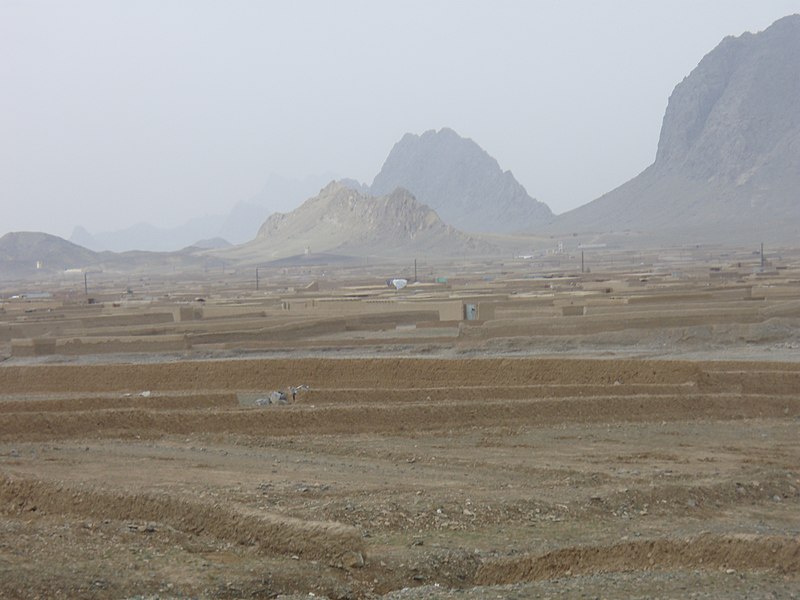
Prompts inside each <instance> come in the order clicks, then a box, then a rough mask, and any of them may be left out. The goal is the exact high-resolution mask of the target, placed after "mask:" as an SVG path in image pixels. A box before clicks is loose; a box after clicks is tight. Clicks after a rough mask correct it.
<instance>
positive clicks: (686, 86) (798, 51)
mask: <svg viewBox="0 0 800 600" xmlns="http://www.w3.org/2000/svg"><path fill="white" fill-rule="evenodd" d="M626 229H628V230H638V231H645V232H650V233H651V234H653V235H659V236H661V237H662V238H667V239H671V240H674V241H688V240H692V241H697V242H700V241H704V240H708V241H715V242H719V241H725V242H730V241H737V242H748V243H751V242H757V241H759V240H763V241H781V242H788V241H794V242H796V241H797V240H798V235H800V15H792V16H789V17H785V18H783V19H780V20H779V21H777V22H775V23H774V24H773V25H772V26H770V27H769V28H767V29H766V30H764V31H763V32H760V33H757V34H751V33H745V34H744V35H742V36H740V37H728V38H725V39H724V40H723V41H722V42H721V43H720V44H719V45H718V46H717V47H716V48H715V49H714V50H712V51H711V52H710V53H709V54H707V55H706V56H705V57H704V58H703V59H702V60H701V61H700V63H699V64H698V65H697V68H695V69H694V70H693V71H692V73H691V74H690V75H689V76H688V77H686V78H685V79H684V80H683V81H682V82H681V83H679V84H678V85H677V86H676V87H675V90H674V92H673V93H672V96H671V97H670V99H669V104H668V106H667V110H666V114H665V115H664V122H663V125H662V128H661V137H660V140H659V143H658V152H657V154H656V160H655V162H654V163H653V164H652V165H651V166H650V167H648V168H647V169H645V171H643V172H642V173H641V174H640V175H638V176H637V177H635V178H634V179H632V180H631V181H629V182H627V183H625V184H623V185H622V186H620V187H619V188H617V189H615V190H613V191H611V192H609V193H608V194H606V195H604V196H602V197H601V198H598V199H597V200H595V201H593V202H590V203H589V204H586V205H584V206H581V207H579V208H577V209H575V210H573V211H571V212H568V213H565V214H563V215H561V216H560V217H558V218H557V219H556V220H555V222H554V224H553V225H552V227H551V228H550V230H551V231H555V232H565V233H566V232H580V231H591V232H603V231H605V232H610V231H616V232H619V231H623V230H626Z"/></svg>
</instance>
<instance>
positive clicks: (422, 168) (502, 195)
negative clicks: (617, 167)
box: [370, 128, 553, 233]
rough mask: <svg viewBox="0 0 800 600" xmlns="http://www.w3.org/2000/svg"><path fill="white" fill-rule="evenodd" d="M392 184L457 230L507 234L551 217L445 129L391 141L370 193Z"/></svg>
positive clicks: (469, 143) (474, 148)
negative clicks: (395, 141)
mask: <svg viewBox="0 0 800 600" xmlns="http://www.w3.org/2000/svg"><path fill="white" fill-rule="evenodd" d="M398 187H402V188H405V189H407V190H409V191H410V192H411V193H412V194H414V196H415V197H416V198H417V200H419V201H420V202H422V203H423V204H427V205H428V206H430V207H431V208H433V209H434V210H435V211H436V212H437V214H438V215H439V216H440V217H441V219H442V220H443V221H444V222H445V223H447V224H448V225H452V226H453V227H455V228H457V229H460V230H462V231H468V232H494V233H510V232H513V231H519V230H521V229H524V228H526V227H528V228H529V227H534V226H540V225H543V224H544V223H547V222H549V221H550V220H551V219H552V217H553V214H552V212H551V211H550V209H549V208H548V206H547V205H546V204H544V203H542V202H539V201H537V200H534V199H533V198H531V197H530V196H529V195H528V193H527V192H526V191H525V188H524V187H523V186H522V185H521V184H520V183H519V182H518V181H517V180H516V179H515V178H514V175H513V174H512V173H511V172H510V171H503V170H502V169H501V168H500V165H499V164H498V163H497V161H496V160H495V159H494V158H492V157H491V156H489V154H488V153H486V151H485V150H483V149H482V148H481V147H480V146H479V145H478V144H476V143H475V142H474V141H472V140H471V139H467V138H462V137H461V136H459V135H458V134H457V133H456V132H455V131H453V130H452V129H448V128H443V129H441V130H439V131H438V132H437V131H434V130H430V131H426V132H425V133H423V134H422V135H414V134H411V133H407V134H406V135H404V136H403V138H402V139H401V140H400V141H399V142H397V143H396V144H395V145H394V147H393V148H392V150H391V152H390V153H389V156H388V157H387V158H386V161H385V163H384V164H383V167H382V168H381V171H380V173H378V175H376V176H375V179H374V180H373V182H372V185H371V186H370V192H371V193H372V194H373V195H375V196H380V195H384V194H387V193H390V192H391V191H392V190H394V189H395V188H398Z"/></svg>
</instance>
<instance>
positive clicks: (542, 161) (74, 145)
mask: <svg viewBox="0 0 800 600" xmlns="http://www.w3.org/2000/svg"><path fill="white" fill-rule="evenodd" d="M794 12H800V1H771V2H768V3H753V2H749V1H725V2H723V1H703V2H689V1H680V2H671V3H662V4H660V5H656V6H654V5H652V4H648V5H647V6H646V7H642V4H641V3H639V2H633V1H619V2H614V3H605V4H602V5H598V4H597V3H592V2H588V1H581V2H578V1H573V2H559V3H546V2H530V3H520V2H499V3H498V2H493V3H489V2H472V3H469V4H468V5H465V4H462V3H456V2H443V1H439V2H405V3H402V4H401V5H400V4H398V5H395V6H392V5H388V4H386V3H370V2H355V1H347V2H337V3H335V4H334V3H327V2H297V3H291V4H289V3H283V4H277V3H262V2H244V1H243V2H237V3H235V4H230V3H222V2H177V1H176V2H152V1H143V2H136V3H131V2H113V1H111V2H99V1H83V2H80V1H79V2H72V3H68V4H65V3H61V2H27V1H26V2H21V1H20V2H17V1H13V0H6V1H4V2H2V4H0V78H2V81H3V93H2V94H0V209H2V215H3V216H2V219H1V220H0V233H4V232H6V231H13V230H41V231H47V232H50V233H54V234H57V235H61V236H64V237H69V234H70V232H71V231H72V229H73V227H74V226H75V225H82V226H84V227H86V228H88V229H89V230H90V231H99V230H107V229H115V228H122V227H126V226H129V225H132V224H134V223H137V222H143V221H146V222H149V223H152V224H154V225H159V226H174V225H178V224H180V223H183V222H185V221H187V220H188V219H189V218H191V217H197V216H203V215H215V214H226V213H228V212H229V211H230V210H231V208H232V207H233V206H234V205H235V204H236V203H237V202H241V201H247V200H248V199H250V198H252V197H254V196H257V194H258V193H259V192H260V190H262V188H263V186H264V183H265V181H267V179H268V178H269V176H270V174H271V173H275V174H279V175H282V176H286V177H296V178H303V177H306V176H308V175H313V174H319V173H329V172H330V173H335V174H337V175H338V176H341V177H352V178H356V179H358V180H360V181H365V182H370V181H371V180H372V178H373V177H374V176H375V175H376V174H377V173H378V172H379V171H380V168H381V165H382V161H383V160H384V159H385V157H386V153H387V152H388V150H389V149H390V148H391V147H392V145H393V144H394V143H395V142H396V141H397V140H398V139H400V138H401V137H402V135H403V134H404V133H406V132H422V131H425V130H427V129H431V128H440V127H443V126H448V127H453V128H454V129H455V130H457V131H458V132H459V133H461V134H462V135H464V136H468V137H471V138H473V139H475V140H477V141H478V142H479V143H480V144H481V146H482V147H483V148H485V149H486V151H487V152H489V153H490V154H491V155H492V156H493V157H495V158H496V159H497V161H498V162H499V163H500V165H501V166H502V168H503V169H509V170H511V171H512V172H513V173H514V175H515V177H516V178H517V179H518V180H519V182H520V183H521V184H523V185H524V186H525V188H526V189H527V190H528V192H529V193H530V194H531V195H532V196H534V197H536V198H537V199H539V200H541V201H542V202H545V203H547V204H548V205H549V206H550V208H551V209H552V210H553V211H554V212H556V213H561V212H563V211H565V210H568V209H571V208H574V207H576V206H579V205H581V204H584V203H586V202H589V201H590V200H592V199H594V198H596V197H598V196H600V195H601V194H603V193H605V192H607V191H609V190H610V189H612V188H614V187H615V186H617V185H619V184H620V183H622V182H624V181H626V180H627V179H629V178H631V177H633V176H634V175H636V174H637V173H638V172H640V171H641V170H642V169H643V168H645V167H646V166H647V165H648V164H650V163H651V162H652V161H653V158H654V155H655V150H656V145H657V141H658V134H659V129H660V124H661V119H662V117H663V114H664V109H665V106H666V100H667V98H668V97H669V95H670V93H671V91H672V89H673V88H674V86H675V84H676V83H678V82H679V81H681V79H682V78H683V77H684V76H685V75H686V74H687V73H689V72H690V71H691V70H692V69H693V67H694V66H695V65H696V64H697V62H698V61H699V60H700V58H702V57H703V56H704V55H705V53H706V52H708V50H709V49H710V48H713V47H714V46H715V45H716V44H717V43H719V41H720V39H722V38H723V37H725V36H727V35H738V34H740V33H742V32H743V31H746V30H749V31H758V30H761V29H764V28H766V27H767V26H768V25H770V23H772V22H773V21H775V20H776V19H778V18H780V17H782V16H784V15H787V14H790V13H794ZM576 168H579V169H580V172H581V174H582V176H581V177H579V178H576V177H574V172H575V170H576ZM280 208H285V207H280Z"/></svg>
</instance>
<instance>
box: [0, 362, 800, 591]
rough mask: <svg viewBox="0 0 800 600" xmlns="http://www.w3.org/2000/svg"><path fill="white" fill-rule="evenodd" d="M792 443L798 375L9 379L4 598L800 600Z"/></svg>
mask: <svg viewBox="0 0 800 600" xmlns="http://www.w3.org/2000/svg"><path fill="white" fill-rule="evenodd" d="M301 383H303V384H307V385H308V386H309V390H307V391H301V392H300V394H299V395H298V397H297V399H296V401H295V402H294V403H290V404H289V405H286V406H276V405H273V406H264V407H257V406H243V405H242V404H240V402H239V400H240V399H241V398H242V397H245V396H246V397H253V396H259V395H261V394H263V395H264V396H266V394H267V393H268V392H269V391H270V390H273V389H285V388H286V387H287V386H288V385H298V384H301ZM143 392H145V393H144V394H143ZM798 433H800V367H798V366H797V364H784V363H764V362H760V363H743V362H685V361H641V360H560V359H548V360H544V359H531V358H528V359H521V358H520V359H462V360H456V359H402V358H394V359H312V358H306V359H297V360H228V361H194V362H192V361H182V362H173V363H165V364H158V363H155V364H113V365H112V364H106V365H102V364H95V365H92V364H90V365H85V364H84V365H38V366H13V365H8V366H4V367H2V368H0V596H2V597H8V598H36V597H41V598H45V597H46V598H50V597H63V598H73V597H87V598H125V597H159V598H172V597H176V598H189V597H200V598H272V597H278V596H279V595H287V596H288V595H290V594H298V596H296V597H308V595H309V594H310V593H313V594H315V595H316V596H317V597H320V596H325V597H329V598H374V597H377V596H380V595H388V597H391V598H449V597H459V598H484V597H492V598H527V597H553V598H557V597H561V598H567V597H581V596H582V595H584V594H589V596H588V597H595V596H598V597H659V596H660V597H675V598H678V597H692V596H694V597H720V596H725V597H742V598H744V597H747V598H761V597H763V598H767V597H770V598H771V597H797V596H798V595H799V594H800V510H798V509H799V508H800V491H799V490H800V470H798V465H800V442H799V441H798V440H800V436H798ZM406 588H408V589H406ZM300 595H302V596H300Z"/></svg>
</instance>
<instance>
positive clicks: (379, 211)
mask: <svg viewBox="0 0 800 600" xmlns="http://www.w3.org/2000/svg"><path fill="white" fill-rule="evenodd" d="M497 251H498V249H497V248H496V247H494V246H493V245H492V244H490V243H488V242H485V241H483V240H481V239H478V238H476V237H474V236H470V235H467V234H464V233H462V232H460V231H458V230H456V229H454V228H453V227H451V226H448V225H445V224H444V223H443V222H442V220H441V219H440V218H439V216H438V215H437V214H436V212H435V211H434V210H432V209H431V208H430V207H428V206H425V205H423V204H420V203H419V202H418V201H417V200H416V199H415V198H414V196H413V195H412V194H411V193H410V192H408V191H407V190H404V189H396V190H394V191H393V192H392V193H390V194H388V195H386V196H381V197H375V196H370V195H367V194H364V193H361V192H358V191H356V190H354V189H352V187H349V186H348V185H347V184H345V183H341V182H332V183H330V184H329V185H328V186H326V187H325V188H323V189H322V190H321V191H320V193H319V195H318V196H315V197H314V198H310V199H308V200H307V201H306V202H304V203H303V204H302V205H301V206H300V207H298V208H297V209H295V210H293V211H292V212H289V213H276V214H273V215H272V216H270V217H269V218H268V219H267V220H266V221H265V222H264V224H263V225H262V226H261V229H260V230H259V232H258V235H257V236H256V239H255V240H253V241H252V242H250V243H249V244H245V245H244V246H242V247H241V248H240V249H232V250H231V251H229V252H230V255H231V256H238V257H252V258H255V257H259V258H260V259H261V260H264V259H269V260H274V259H278V258H283V257H286V256H293V255H297V254H303V253H305V252H313V253H322V252H325V253H337V254H345V255H355V256H365V255H370V256H386V257H390V256H398V255H404V254H407V253H409V252H425V253H429V254H432V255H443V256H455V255H463V254H493V253H496V252H497Z"/></svg>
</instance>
